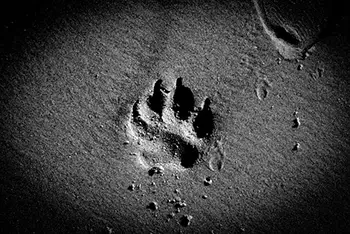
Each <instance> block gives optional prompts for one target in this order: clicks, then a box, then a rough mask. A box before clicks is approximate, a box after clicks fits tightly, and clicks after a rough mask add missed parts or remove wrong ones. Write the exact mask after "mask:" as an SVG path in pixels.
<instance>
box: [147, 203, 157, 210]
mask: <svg viewBox="0 0 350 234" xmlns="http://www.w3.org/2000/svg"><path fill="white" fill-rule="evenodd" d="M147 208H148V209H151V210H158V203H157V202H154V201H153V202H151V203H149V204H148V206H147Z"/></svg>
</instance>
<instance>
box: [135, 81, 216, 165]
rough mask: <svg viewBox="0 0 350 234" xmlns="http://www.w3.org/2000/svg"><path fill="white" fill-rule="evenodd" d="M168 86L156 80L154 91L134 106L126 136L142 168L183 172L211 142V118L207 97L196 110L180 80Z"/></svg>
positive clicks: (190, 96)
mask: <svg viewBox="0 0 350 234" xmlns="http://www.w3.org/2000/svg"><path fill="white" fill-rule="evenodd" d="M170 86H172V87H169V85H166V84H165V82H163V80H157V81H156V82H155V84H154V86H153V91H150V92H149V93H147V94H146V95H144V97H141V98H140V99H139V100H137V101H136V102H135V103H134V105H133V107H132V111H131V114H130V120H129V133H130V134H129V135H130V137H131V138H132V139H131V140H133V141H134V142H137V148H138V149H139V151H140V154H139V161H140V163H141V164H142V165H144V166H145V167H152V166H156V165H161V166H163V167H167V168H170V169H175V170H185V169H186V168H192V167H193V166H194V165H196V164H197V163H198V161H199V160H200V158H201V156H202V154H203V153H204V151H205V148H206V145H207V144H208V143H209V142H210V141H211V138H212V135H213V131H214V128H215V125H214V115H213V113H212V110H211V108H210V104H211V102H210V99H209V98H206V99H205V100H204V102H203V104H202V106H201V107H195V100H194V96H193V93H192V91H191V89H190V88H188V87H186V86H185V85H184V84H183V79H182V78H178V79H177V80H176V82H175V83H174V84H172V85H170Z"/></svg>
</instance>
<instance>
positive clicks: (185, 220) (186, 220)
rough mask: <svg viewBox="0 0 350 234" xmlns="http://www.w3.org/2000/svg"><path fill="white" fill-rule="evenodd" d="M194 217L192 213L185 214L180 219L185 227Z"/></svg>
mask: <svg viewBox="0 0 350 234" xmlns="http://www.w3.org/2000/svg"><path fill="white" fill-rule="evenodd" d="M192 219H193V216H192V215H183V216H182V217H181V219H180V224H181V225H182V226H184V227H187V226H189V225H190V224H191V220H192Z"/></svg>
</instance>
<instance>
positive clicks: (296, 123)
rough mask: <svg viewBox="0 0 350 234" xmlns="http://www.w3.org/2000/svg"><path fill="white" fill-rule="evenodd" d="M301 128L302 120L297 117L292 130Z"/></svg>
mask: <svg viewBox="0 0 350 234" xmlns="http://www.w3.org/2000/svg"><path fill="white" fill-rule="evenodd" d="M299 126H300V119H299V117H296V118H295V119H294V120H293V126H292V128H298V127H299Z"/></svg>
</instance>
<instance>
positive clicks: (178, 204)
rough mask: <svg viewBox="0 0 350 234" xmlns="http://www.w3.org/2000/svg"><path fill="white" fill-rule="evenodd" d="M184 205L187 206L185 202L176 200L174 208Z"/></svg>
mask: <svg viewBox="0 0 350 234" xmlns="http://www.w3.org/2000/svg"><path fill="white" fill-rule="evenodd" d="M186 206H187V204H186V203H185V202H178V203H176V204H175V208H183V207H186Z"/></svg>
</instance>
